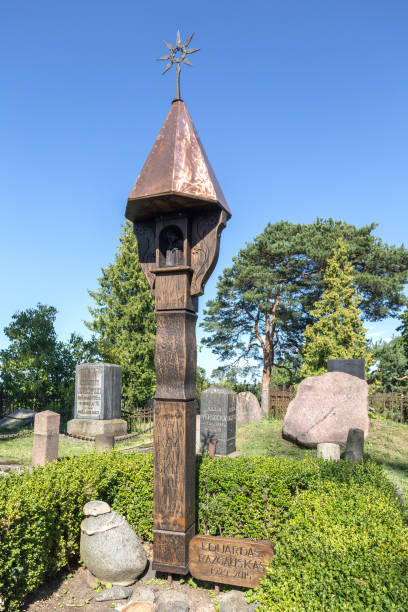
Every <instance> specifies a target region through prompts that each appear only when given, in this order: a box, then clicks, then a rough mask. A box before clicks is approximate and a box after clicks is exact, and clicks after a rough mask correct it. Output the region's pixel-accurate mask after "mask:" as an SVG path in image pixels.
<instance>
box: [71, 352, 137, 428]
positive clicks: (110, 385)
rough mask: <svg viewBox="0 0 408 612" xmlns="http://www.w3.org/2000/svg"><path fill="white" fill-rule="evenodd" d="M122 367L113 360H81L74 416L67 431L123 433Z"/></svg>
mask: <svg viewBox="0 0 408 612" xmlns="http://www.w3.org/2000/svg"><path fill="white" fill-rule="evenodd" d="M121 387H122V368H121V367H120V366H118V365H115V364H112V363H100V362H99V363H81V364H80V365H78V366H77V368H76V376H75V408H74V418H73V420H72V421H69V422H68V425H67V431H68V433H69V434H71V435H74V436H84V437H95V436H97V435H113V436H120V435H123V434H125V433H126V431H127V424H126V421H124V420H122V419H121V418H120V416H121V412H120V411H121Z"/></svg>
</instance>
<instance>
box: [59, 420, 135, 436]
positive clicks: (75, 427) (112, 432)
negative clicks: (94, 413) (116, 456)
mask: <svg viewBox="0 0 408 612" xmlns="http://www.w3.org/2000/svg"><path fill="white" fill-rule="evenodd" d="M67 432H68V434H69V435H71V436H83V437H85V438H94V437H95V436H99V435H105V436H106V435H107V436H124V435H125V434H126V433H127V423H126V421H124V420H123V419H103V420H102V419H99V420H98V419H72V420H71V421H68V423H67Z"/></svg>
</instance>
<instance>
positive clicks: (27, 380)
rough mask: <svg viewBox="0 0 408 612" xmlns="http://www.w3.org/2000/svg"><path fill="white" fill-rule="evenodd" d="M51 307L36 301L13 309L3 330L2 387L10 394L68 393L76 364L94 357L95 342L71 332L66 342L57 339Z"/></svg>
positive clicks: (54, 313) (0, 359)
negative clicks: (5, 337)
mask: <svg viewBox="0 0 408 612" xmlns="http://www.w3.org/2000/svg"><path fill="white" fill-rule="evenodd" d="M56 314H57V310H56V308H54V306H46V305H44V304H37V306H36V307H34V308H27V309H26V310H23V311H19V312H16V313H15V314H14V315H13V316H12V321H11V323H10V325H8V326H7V327H5V328H4V333H5V335H6V336H7V338H8V339H9V341H10V344H9V346H8V347H7V348H6V349H3V350H2V351H0V374H1V380H2V386H3V388H4V390H5V391H6V392H7V393H8V394H10V395H12V396H13V397H19V396H22V395H30V396H35V397H43V398H46V397H47V396H52V395H59V396H62V395H65V394H68V393H70V392H71V393H72V391H73V383H74V377H75V366H76V364H77V363H80V362H81V361H84V360H85V359H88V358H91V357H92V358H94V357H95V350H96V346H95V342H94V340H93V339H92V338H91V339H90V340H87V341H85V340H83V339H82V338H81V336H79V335H78V334H71V338H70V340H69V342H62V341H61V340H58V339H57V334H56V332H55V326H54V325H55V317H56Z"/></svg>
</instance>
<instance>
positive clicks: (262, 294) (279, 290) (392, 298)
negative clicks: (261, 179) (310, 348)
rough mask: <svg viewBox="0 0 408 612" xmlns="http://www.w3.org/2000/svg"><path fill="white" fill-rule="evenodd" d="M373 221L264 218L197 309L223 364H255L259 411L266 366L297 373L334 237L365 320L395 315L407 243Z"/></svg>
mask: <svg viewBox="0 0 408 612" xmlns="http://www.w3.org/2000/svg"><path fill="white" fill-rule="evenodd" d="M375 228H376V225H375V224H374V223H372V224H370V225H367V226H364V227H360V228H358V227H355V226H354V225H349V224H348V223H346V222H344V221H333V220H332V219H317V220H316V221H315V222H313V223H310V224H307V225H304V224H300V223H298V224H294V223H289V222H287V221H279V222H278V223H274V224H268V225H267V226H266V228H265V230H264V231H263V232H262V234H260V235H259V236H257V237H256V238H255V239H254V240H253V241H252V242H250V243H248V244H247V245H246V247H245V248H243V249H241V250H240V251H239V252H238V254H237V255H236V257H234V258H233V263H232V265H231V267H229V268H226V269H225V270H224V271H223V272H222V274H221V275H220V277H219V280H218V284H217V295H216V297H215V298H214V299H212V300H210V301H209V302H207V304H206V309H205V310H204V313H203V314H204V316H203V319H202V323H201V327H202V328H203V329H204V333H205V337H204V338H203V339H202V344H203V345H205V346H208V347H209V348H210V349H211V350H212V351H213V353H214V354H215V355H217V356H218V358H219V359H220V361H222V362H224V363H223V368H224V369H225V370H226V371H227V370H229V369H231V368H232V369H234V368H237V367H241V366H245V367H247V368H249V367H251V368H252V366H253V365H254V364H255V366H258V368H259V366H261V368H262V409H263V410H264V411H265V413H266V412H268V410H269V406H270V384H271V378H272V376H273V375H272V372H274V371H276V368H277V369H278V370H280V371H283V372H285V373H286V374H288V377H287V378H288V380H289V381H293V380H296V379H298V376H299V369H298V368H299V361H300V356H301V351H302V347H303V333H304V330H305V327H306V325H309V324H310V323H311V322H312V318H311V317H310V310H311V309H312V308H313V305H314V304H315V303H316V302H317V301H318V300H319V299H320V297H321V295H322V291H323V289H324V284H323V277H324V272H325V270H326V266H327V261H328V259H329V258H330V256H331V254H332V251H333V249H334V248H335V246H336V241H337V239H338V238H340V237H341V238H343V239H344V240H346V242H347V246H348V251H349V255H350V261H351V263H352V266H353V277H354V281H355V284H356V287H357V290H358V292H359V295H360V296H361V303H360V308H361V311H362V312H363V314H364V318H365V319H367V320H369V321H381V320H382V319H384V318H385V317H389V316H395V315H397V314H398V313H399V311H400V310H401V308H402V307H403V306H404V305H405V304H406V303H407V301H408V300H407V298H406V296H405V295H404V285H405V284H406V282H407V279H408V250H407V249H405V247H403V246H400V247H396V246H393V245H387V244H384V243H383V242H382V241H381V240H380V239H379V238H377V237H375V236H373V235H372V232H373V231H374V229H375ZM258 371H259V370H258Z"/></svg>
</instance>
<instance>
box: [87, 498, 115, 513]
mask: <svg viewBox="0 0 408 612" xmlns="http://www.w3.org/2000/svg"><path fill="white" fill-rule="evenodd" d="M110 511H111V507H110V505H109V504H107V503H106V502H104V501H90V502H88V503H87V504H85V506H84V507H83V508H82V512H83V513H84V514H85V515H86V516H99V515H100V514H107V513H108V512H110Z"/></svg>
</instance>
